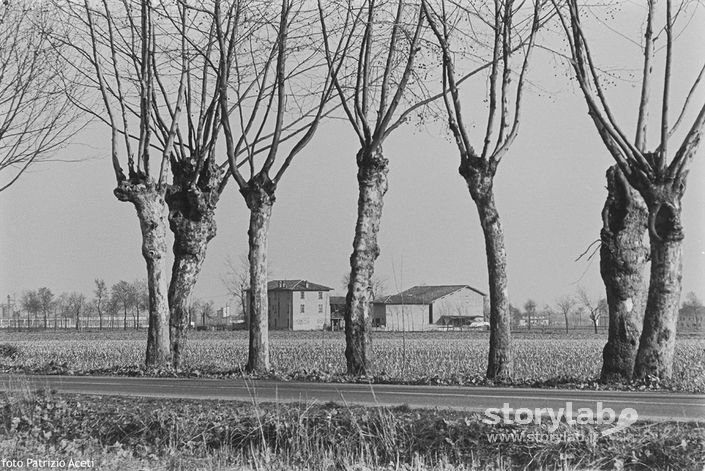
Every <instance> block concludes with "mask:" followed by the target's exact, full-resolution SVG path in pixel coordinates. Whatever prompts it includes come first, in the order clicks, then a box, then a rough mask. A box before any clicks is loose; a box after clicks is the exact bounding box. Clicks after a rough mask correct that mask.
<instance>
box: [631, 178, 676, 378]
mask: <svg viewBox="0 0 705 471" xmlns="http://www.w3.org/2000/svg"><path fill="white" fill-rule="evenodd" d="M682 191H683V187H682V186H677V187H674V186H672V184H670V183H665V184H661V185H653V186H652V187H651V188H650V191H649V192H647V193H646V196H645V199H646V203H647V205H648V208H649V241H650V246H651V278H650V281H649V294H648V298H647V301H646V312H645V313H644V329H643V330H642V333H641V338H640V339H639V350H638V351H637V356H636V362H635V365H634V377H635V378H638V379H642V378H646V377H647V376H653V377H657V378H660V379H669V378H670V377H671V375H672V373H673V355H674V351H675V346H676V324H677V321H678V308H679V303H680V295H681V273H682V244H683V237H684V235H683V227H682V226H681V222H680V221H681V204H680V203H681V197H682ZM642 194H643V193H642Z"/></svg>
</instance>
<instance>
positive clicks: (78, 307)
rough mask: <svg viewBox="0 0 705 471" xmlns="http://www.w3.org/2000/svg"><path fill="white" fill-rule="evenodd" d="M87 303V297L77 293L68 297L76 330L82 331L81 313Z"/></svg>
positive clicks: (69, 308)
mask: <svg viewBox="0 0 705 471" xmlns="http://www.w3.org/2000/svg"><path fill="white" fill-rule="evenodd" d="M85 303H86V297H85V296H84V295H83V294H81V293H77V292H73V293H71V294H70V295H69V296H68V306H67V307H68V310H69V311H70V312H71V314H72V316H73V319H74V322H75V327H76V330H81V311H83V308H84V305H85Z"/></svg>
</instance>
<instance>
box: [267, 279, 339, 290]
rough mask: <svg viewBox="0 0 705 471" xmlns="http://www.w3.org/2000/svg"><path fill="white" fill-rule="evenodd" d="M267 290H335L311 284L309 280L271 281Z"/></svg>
mask: <svg viewBox="0 0 705 471" xmlns="http://www.w3.org/2000/svg"><path fill="white" fill-rule="evenodd" d="M267 290H268V291H273V290H283V291H332V290H333V288H329V287H327V286H323V285H319V284H316V283H311V282H310V281H307V280H270V281H269V283H267Z"/></svg>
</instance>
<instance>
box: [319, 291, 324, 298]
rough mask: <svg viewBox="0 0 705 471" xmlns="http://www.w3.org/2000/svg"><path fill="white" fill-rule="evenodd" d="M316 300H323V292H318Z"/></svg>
mask: <svg viewBox="0 0 705 471" xmlns="http://www.w3.org/2000/svg"><path fill="white" fill-rule="evenodd" d="M318 299H323V291H319V292H318Z"/></svg>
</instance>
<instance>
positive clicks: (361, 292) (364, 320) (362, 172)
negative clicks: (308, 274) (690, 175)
mask: <svg viewBox="0 0 705 471" xmlns="http://www.w3.org/2000/svg"><path fill="white" fill-rule="evenodd" d="M357 166H358V172H357V182H358V187H359V196H358V201H357V223H356V225H355V238H354V240H353V252H352V255H351V256H350V282H349V283H348V293H347V296H346V298H345V358H346V360H347V372H348V374H350V375H366V374H368V373H369V372H370V345H371V337H370V329H371V321H370V319H371V316H370V302H371V301H372V276H373V275H374V264H375V260H376V259H377V257H378V256H379V245H377V233H378V232H379V226H380V223H381V221H382V207H383V205H384V194H385V193H386V192H387V186H388V180H387V173H388V172H389V161H388V160H387V159H385V158H384V156H383V154H382V149H381V147H378V148H377V149H361V150H360V151H359V152H358V154H357Z"/></svg>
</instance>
